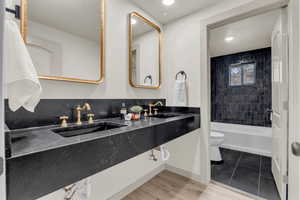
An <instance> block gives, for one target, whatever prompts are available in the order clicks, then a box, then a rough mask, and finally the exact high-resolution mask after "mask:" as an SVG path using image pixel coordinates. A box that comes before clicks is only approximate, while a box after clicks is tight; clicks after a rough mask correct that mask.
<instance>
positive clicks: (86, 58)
mask: <svg viewBox="0 0 300 200" xmlns="http://www.w3.org/2000/svg"><path fill="white" fill-rule="evenodd" d="M20 4H21V19H20V28H21V34H22V36H23V38H24V41H25V43H26V45H27V47H28V50H29V53H30V55H31V57H32V60H33V62H34V64H35V67H36V70H37V73H38V75H39V78H40V79H47V80H57V81H70V82H78V83H89V84H100V83H102V82H103V81H104V69H105V21H106V20H105V17H106V8H105V6H106V0H89V1H86V0H75V1H74V0H64V1H63V3H62V1H61V0H43V1H37V0H20Z"/></svg>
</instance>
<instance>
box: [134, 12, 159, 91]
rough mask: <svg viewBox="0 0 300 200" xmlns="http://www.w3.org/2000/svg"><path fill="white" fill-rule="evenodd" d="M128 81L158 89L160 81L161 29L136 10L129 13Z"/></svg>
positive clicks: (139, 85)
mask: <svg viewBox="0 0 300 200" xmlns="http://www.w3.org/2000/svg"><path fill="white" fill-rule="evenodd" d="M128 25H129V34H128V35H129V83H130V85H131V86H132V87H135V88H146V89H159V88H160V87H161V83H162V74H161V71H162V57H161V52H162V31H161V28H160V27H159V26H158V25H156V24H155V23H154V22H152V21H150V20H149V19H147V18H145V17H144V16H142V15H141V14H139V13H137V12H132V13H130V14H129V21H128Z"/></svg>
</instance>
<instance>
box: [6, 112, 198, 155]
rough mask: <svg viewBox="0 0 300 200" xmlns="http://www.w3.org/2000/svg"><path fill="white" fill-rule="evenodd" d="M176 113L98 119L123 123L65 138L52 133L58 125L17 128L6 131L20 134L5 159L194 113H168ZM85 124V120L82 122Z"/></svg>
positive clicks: (86, 140)
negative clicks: (132, 117) (169, 115)
mask: <svg viewBox="0 0 300 200" xmlns="http://www.w3.org/2000/svg"><path fill="white" fill-rule="evenodd" d="M168 114H175V115H178V116H176V117H172V118H166V119H162V118H154V117H147V118H144V119H141V120H138V121H125V120H121V119H120V118H110V119H100V120H95V123H99V122H112V123H116V124H120V125H125V126H124V127H120V128H116V129H111V130H106V131H100V132H95V133H90V134H86V135H78V136H74V137H69V138H65V137H63V136H60V135H59V134H57V133H54V132H53V131H52V129H55V128H59V127H60V126H59V125H52V126H44V127H34V128H27V129H19V130H14V131H10V132H7V133H9V134H12V135H15V136H17V135H21V136H20V138H19V139H16V140H15V141H13V142H12V144H11V156H10V157H9V158H7V159H11V158H17V157H21V156H25V155H27V154H33V153H37V152H42V151H46V150H51V149H56V148H60V147H64V146H68V145H73V144H77V143H84V142H88V141H91V140H97V139H101V138H105V137H109V136H113V135H116V134H122V133H125V132H129V131H133V130H138V129H143V128H147V127H151V126H155V125H159V124H163V123H168V122H174V121H177V120H180V119H185V118H189V117H193V116H194V115H195V114H182V113H168ZM84 124H87V122H84V123H83V125H84ZM73 126H77V125H76V124H69V127H73Z"/></svg>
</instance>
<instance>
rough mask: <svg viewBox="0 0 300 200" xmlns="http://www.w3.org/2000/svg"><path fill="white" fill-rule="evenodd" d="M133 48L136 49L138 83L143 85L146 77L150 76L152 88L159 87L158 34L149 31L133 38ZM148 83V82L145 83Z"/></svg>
mask: <svg viewBox="0 0 300 200" xmlns="http://www.w3.org/2000/svg"><path fill="white" fill-rule="evenodd" d="M133 46H134V47H137V48H138V52H139V58H137V61H138V63H137V67H138V68H139V70H137V71H138V72H139V76H137V77H139V78H140V80H139V83H138V84H140V85H143V84H144V79H145V77H146V76H148V75H151V76H152V79H153V82H152V85H153V86H157V85H159V33H158V32H157V31H149V32H147V33H144V34H142V35H140V36H138V37H137V38H134V42H133ZM147 83H148V82H147Z"/></svg>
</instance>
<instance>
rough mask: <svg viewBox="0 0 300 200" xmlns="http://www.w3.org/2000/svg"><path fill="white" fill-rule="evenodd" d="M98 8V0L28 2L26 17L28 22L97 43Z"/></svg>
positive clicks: (32, 0)
mask: <svg viewBox="0 0 300 200" xmlns="http://www.w3.org/2000/svg"><path fill="white" fill-rule="evenodd" d="M74 2H76V3H74ZM100 7H101V5H100V1H99V0H88V1H86V0H75V1H74V0H63V1H61V0H51V1H35V0H29V1H28V16H29V20H30V21H34V22H37V23H40V24H44V25H47V26H49V27H52V28H55V29H58V30H60V31H64V32H68V33H71V34H73V35H77V36H80V37H84V38H87V39H90V40H94V41H97V40H98V39H99V29H100V12H99V10H100Z"/></svg>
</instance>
